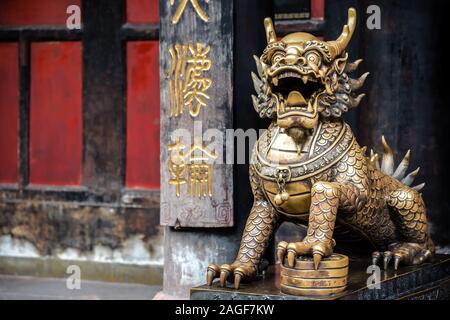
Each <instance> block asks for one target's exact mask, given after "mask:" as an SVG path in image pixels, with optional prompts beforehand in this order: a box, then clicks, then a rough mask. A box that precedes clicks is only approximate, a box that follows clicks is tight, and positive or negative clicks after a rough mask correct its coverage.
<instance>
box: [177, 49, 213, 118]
mask: <svg viewBox="0 0 450 320" xmlns="http://www.w3.org/2000/svg"><path fill="white" fill-rule="evenodd" d="M210 50H211V48H210V46H205V45H203V44H201V43H197V44H196V45H194V44H186V45H182V44H176V45H174V46H172V47H170V48H169V55H170V69H169V72H168V79H169V90H170V117H178V116H180V115H181V114H182V113H183V112H184V110H185V108H188V110H189V114H190V115H191V116H193V117H197V116H198V115H199V113H200V110H201V108H202V107H206V105H207V100H209V99H210V96H209V95H208V89H209V88H210V87H211V84H212V80H211V78H209V77H208V75H207V72H208V71H209V70H210V69H211V63H212V62H211V59H210V58H209V57H208V54H209V52H210Z"/></svg>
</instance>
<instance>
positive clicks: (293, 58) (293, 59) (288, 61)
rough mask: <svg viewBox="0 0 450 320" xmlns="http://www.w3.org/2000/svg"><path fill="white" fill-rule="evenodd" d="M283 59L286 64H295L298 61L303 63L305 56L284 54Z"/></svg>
mask: <svg viewBox="0 0 450 320" xmlns="http://www.w3.org/2000/svg"><path fill="white" fill-rule="evenodd" d="M284 61H285V62H286V64H297V63H300V64H301V65H303V64H305V58H303V57H299V56H298V55H296V54H288V55H286V57H285V58H284Z"/></svg>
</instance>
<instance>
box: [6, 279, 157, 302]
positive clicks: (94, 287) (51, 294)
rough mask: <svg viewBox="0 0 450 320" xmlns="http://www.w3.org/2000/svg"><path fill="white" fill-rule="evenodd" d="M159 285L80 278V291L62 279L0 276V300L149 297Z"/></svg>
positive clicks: (135, 298)
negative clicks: (73, 288) (71, 287)
mask: <svg viewBox="0 0 450 320" xmlns="http://www.w3.org/2000/svg"><path fill="white" fill-rule="evenodd" d="M160 290H161V287H160V286H147V285H140V284H124V283H109V282H99V281H88V280H85V281H81V288H80V289H79V290H69V289H67V288H66V280H65V279H54V278H37V277H25V276H4V275H0V300H23V299H27V300H41V299H50V300H53V299H58V300H60V299H64V300H71V299H81V300H128V299H132V300H150V299H152V298H153V297H154V295H155V294H156V293H157V292H158V291H160Z"/></svg>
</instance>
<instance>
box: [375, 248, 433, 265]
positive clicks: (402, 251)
mask: <svg viewBox="0 0 450 320" xmlns="http://www.w3.org/2000/svg"><path fill="white" fill-rule="evenodd" d="M382 256H383V267H384V270H387V269H388V266H389V263H390V261H391V260H392V258H394V270H398V268H399V266H400V265H402V264H404V265H414V264H419V263H422V262H424V261H426V260H428V259H429V258H430V257H431V256H432V253H431V250H429V249H427V248H426V247H425V245H423V244H418V243H395V244H392V245H390V246H389V251H385V252H383V253H380V252H378V251H375V252H374V253H372V264H374V265H376V264H378V262H379V261H380V260H381V257H382Z"/></svg>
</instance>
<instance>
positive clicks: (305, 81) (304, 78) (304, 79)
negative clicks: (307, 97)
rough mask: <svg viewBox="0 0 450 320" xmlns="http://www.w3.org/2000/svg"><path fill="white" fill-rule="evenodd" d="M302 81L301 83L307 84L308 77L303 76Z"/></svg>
mask: <svg viewBox="0 0 450 320" xmlns="http://www.w3.org/2000/svg"><path fill="white" fill-rule="evenodd" d="M302 80H303V83H304V84H306V83H307V82H308V76H303V78H302Z"/></svg>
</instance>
